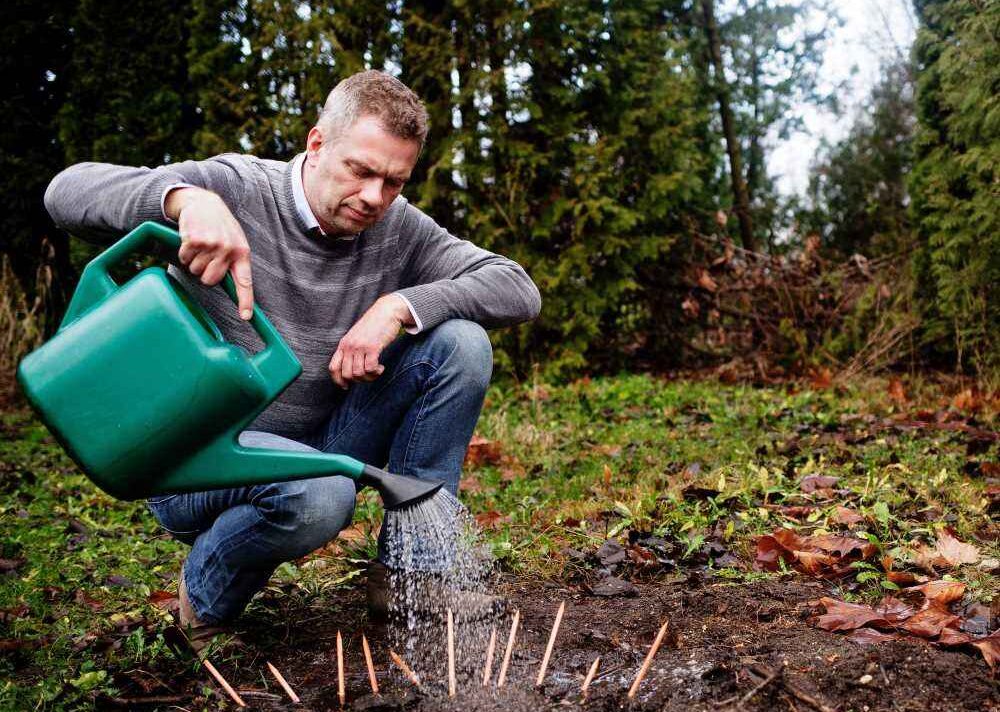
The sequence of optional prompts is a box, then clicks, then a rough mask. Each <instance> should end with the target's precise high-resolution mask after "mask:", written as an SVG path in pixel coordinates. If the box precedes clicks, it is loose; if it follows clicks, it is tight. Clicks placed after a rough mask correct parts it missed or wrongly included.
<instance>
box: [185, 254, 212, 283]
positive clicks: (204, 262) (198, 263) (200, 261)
mask: <svg viewBox="0 0 1000 712" xmlns="http://www.w3.org/2000/svg"><path fill="white" fill-rule="evenodd" d="M211 261H212V253H211V252H199V253H198V254H197V255H195V256H194V258H193V259H192V260H191V262H190V263H189V264H188V266H187V268H188V272H190V273H191V274H193V275H194V276H195V277H200V276H201V275H202V274H203V273H204V272H205V268H206V267H208V263H209V262H211Z"/></svg>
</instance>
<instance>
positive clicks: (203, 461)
mask: <svg viewBox="0 0 1000 712" xmlns="http://www.w3.org/2000/svg"><path fill="white" fill-rule="evenodd" d="M154 242H155V243H160V244H162V245H165V246H166V247H168V248H170V249H174V250H176V249H178V248H179V247H180V237H179V236H178V234H177V233H176V232H175V231H173V230H170V229H169V228H167V227H165V226H163V225H159V224H157V223H144V224H143V225H141V226H139V227H138V228H136V229H135V230H133V231H132V232H131V233H129V234H128V235H126V236H125V237H124V238H122V239H121V240H120V241H119V242H117V243H115V244H114V245H113V246H112V247H110V248H109V249H108V250H107V251H105V252H104V253H102V254H101V255H99V256H98V257H97V258H95V259H94V260H93V261H92V262H91V263H90V264H88V265H87V268H86V269H85V270H84V272H83V275H82V276H81V279H80V283H79V286H78V287H77V290H76V292H75V293H74V296H73V299H72V301H71V303H70V306H69V309H68V310H67V313H66V316H65V318H64V320H63V323H62V325H61V326H60V328H59V330H58V332H57V333H56V335H55V336H54V337H53V338H52V339H51V340H50V341H48V342H47V343H45V344H44V345H43V346H41V347H40V348H39V349H37V350H36V351H34V352H32V353H31V354H29V355H28V356H26V357H25V358H24V360H23V361H22V362H21V364H20V365H19V367H18V373H17V376H18V381H19V383H20V385H21V388H22V390H23V392H24V393H25V395H26V396H27V398H28V400H29V402H30V403H31V404H32V406H33V407H34V409H35V410H36V412H38V414H39V415H40V416H41V418H42V420H43V421H44V422H45V424H46V425H47V426H48V427H49V430H50V431H51V432H52V433H53V434H54V435H55V437H56V438H57V439H58V440H59V442H60V443H61V444H62V445H63V447H64V448H65V449H66V451H67V452H68V453H69V454H70V456H71V457H72V458H73V459H74V460H75V461H76V462H77V464H78V465H79V466H80V467H81V469H82V470H83V471H84V473H86V474H87V476H88V477H90V479H91V480H93V481H94V482H95V483H96V484H97V485H98V486H99V487H101V489H103V490H105V491H106V492H108V493H109V494H111V495H112V496H114V497H117V498H119V499H139V498H143V497H150V496H153V495H160V494H172V493H177V492H187V491H199V490H205V489H215V488H222V487H234V486H245V485H249V484H259V483H266V482H276V481H283V480H290V479H299V478H305V477H314V476H322V475H331V474H339V475H346V476H348V477H352V478H354V479H356V480H361V481H362V482H363V483H365V484H375V483H374V482H372V481H371V478H372V477H375V479H378V478H379V475H380V474H385V475H387V473H381V471H380V470H378V469H377V468H372V467H370V466H367V465H365V464H364V463H361V462H359V461H357V460H354V459H353V458H350V457H347V456H344V455H335V454H326V453H318V452H317V453H303V452H289V451H281V450H265V449H256V448H244V447H242V446H241V445H239V443H238V441H237V438H238V436H239V433H240V432H242V430H244V429H245V428H246V426H247V425H249V423H250V422H251V421H252V420H253V419H254V418H255V417H256V416H257V415H258V414H259V413H260V412H261V411H263V410H264V408H266V407H267V406H268V404H269V403H270V402H271V401H272V400H274V398H276V397H277V396H278V395H279V394H280V393H281V391H283V390H284V389H285V388H286V387H287V386H288V384H289V383H291V382H292V380H294V379H295V378H296V377H297V376H298V375H299V373H300V372H301V370H302V366H301V364H300V363H299V361H298V359H297V358H296V357H295V355H294V354H293V353H292V351H291V350H290V349H289V348H288V346H287V345H286V344H285V342H284V340H283V339H282V338H281V336H280V335H279V334H278V332H277V330H276V329H275V328H274V326H273V325H272V324H271V323H270V322H269V321H268V319H267V317H266V316H265V315H264V314H263V312H261V311H260V309H259V308H258V307H257V306H255V307H254V315H253V318H252V319H251V322H250V323H251V325H252V326H253V328H254V329H255V330H256V331H257V333H258V334H259V335H260V337H261V339H262V341H263V342H264V348H263V350H261V351H260V352H259V353H257V354H253V355H251V354H248V353H246V352H245V351H243V350H242V349H241V348H239V347H238V346H235V345H233V344H229V343H227V342H226V341H225V339H224V338H223V336H222V334H221V333H220V332H219V329H218V327H217V326H216V325H215V324H214V323H213V322H212V320H211V318H210V317H209V316H208V314H207V313H206V312H205V311H204V309H203V308H202V307H201V305H199V304H198V303H197V302H195V301H194V300H193V299H192V298H191V297H190V295H189V294H188V293H187V292H186V291H185V289H184V288H183V286H181V285H180V284H179V283H178V282H177V281H176V280H175V279H174V278H173V277H171V276H170V275H169V274H167V272H166V271H165V270H164V269H162V268H161V267H149V268H147V269H145V270H143V271H141V272H140V273H139V274H138V275H136V276H135V277H133V278H131V279H130V280H128V281H127V282H125V283H124V284H122V285H119V284H117V283H116V282H115V281H114V280H113V279H112V277H111V275H110V271H111V269H112V268H113V267H114V266H115V265H117V264H120V263H121V262H123V261H124V260H126V259H127V258H128V257H129V256H131V255H133V254H134V253H135V252H139V251H142V250H144V249H147V248H149V247H150V246H151V244H152V243H154ZM223 287H224V288H225V289H226V291H227V292H228V293H229V295H230V297H231V298H232V299H233V300H234V301H235V299H236V296H235V288H234V286H233V283H232V280H231V278H230V277H228V276H227V277H226V279H225V280H224V282H223ZM388 477H390V478H394V477H397V476H395V475H388ZM404 479H413V478H404ZM366 480H368V481H366ZM420 482H424V481H420ZM410 486H411V488H412V486H414V485H413V483H410ZM439 487H440V484H439V483H437V487H435V491H436V489H437V488H439ZM417 489H421V488H420V487H418V488H417ZM383 496H384V495H383ZM387 506H388V505H387Z"/></svg>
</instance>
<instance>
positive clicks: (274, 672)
mask: <svg viewBox="0 0 1000 712" xmlns="http://www.w3.org/2000/svg"><path fill="white" fill-rule="evenodd" d="M267 669H268V670H270V671H271V674H272V675H274V679H275V680H277V681H278V684H279V685H281V689H283V690H284V691H285V694H286V695H288V696H289V697H290V698H291V700H292V702H294V703H295V704H298V703H299V702H301V700H299V696H298V695H296V694H295V691H294V690H293V689H292V688H291V686H290V685H289V684H288V681H287V680H285V678H284V676H283V675H282V674H281V673H280V672H278V668H276V667H274V665H272V664H271V663H270V662H269V663H268V664H267Z"/></svg>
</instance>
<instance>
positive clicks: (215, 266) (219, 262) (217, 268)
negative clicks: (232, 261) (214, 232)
mask: <svg viewBox="0 0 1000 712" xmlns="http://www.w3.org/2000/svg"><path fill="white" fill-rule="evenodd" d="M228 268H229V264H228V263H227V262H226V258H225V257H213V258H212V261H211V262H209V263H208V266H207V267H205V271H204V272H202V273H201V283H202V284H207V285H208V286H213V285H216V284H218V283H219V282H221V281H222V278H223V277H225V276H226V272H227V271H228Z"/></svg>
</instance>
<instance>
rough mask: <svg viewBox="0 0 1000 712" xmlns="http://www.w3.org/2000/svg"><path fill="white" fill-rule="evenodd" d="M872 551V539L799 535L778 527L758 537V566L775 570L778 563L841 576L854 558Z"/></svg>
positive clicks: (806, 571)
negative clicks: (870, 540)
mask: <svg viewBox="0 0 1000 712" xmlns="http://www.w3.org/2000/svg"><path fill="white" fill-rule="evenodd" d="M874 554H875V545H874V544H872V543H871V542H868V541H864V540H862V539H857V538H855V537H847V536H833V535H824V536H805V537H802V536H799V535H798V534H796V533H795V532H793V531H792V530H791V529H785V528H781V529H777V530H775V531H774V532H773V533H771V534H765V535H764V536H762V537H760V538H759V539H757V556H756V557H755V561H756V563H757V565H758V566H760V567H761V568H763V569H765V570H768V571H777V570H778V569H779V568H780V566H781V562H782V561H783V562H784V563H785V565H787V566H792V567H794V568H797V569H798V570H800V571H804V572H805V573H809V574H812V575H814V576H824V577H825V576H835V577H839V576H843V575H845V574H847V573H849V572H851V571H853V569H852V568H851V563H853V562H854V561H859V560H864V559H869V558H871V557H872V556H874Z"/></svg>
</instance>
